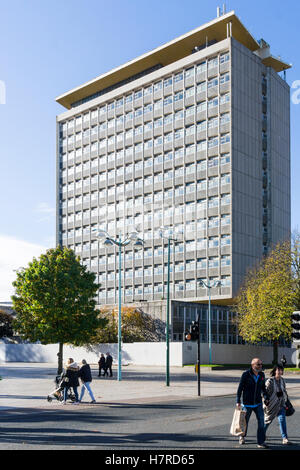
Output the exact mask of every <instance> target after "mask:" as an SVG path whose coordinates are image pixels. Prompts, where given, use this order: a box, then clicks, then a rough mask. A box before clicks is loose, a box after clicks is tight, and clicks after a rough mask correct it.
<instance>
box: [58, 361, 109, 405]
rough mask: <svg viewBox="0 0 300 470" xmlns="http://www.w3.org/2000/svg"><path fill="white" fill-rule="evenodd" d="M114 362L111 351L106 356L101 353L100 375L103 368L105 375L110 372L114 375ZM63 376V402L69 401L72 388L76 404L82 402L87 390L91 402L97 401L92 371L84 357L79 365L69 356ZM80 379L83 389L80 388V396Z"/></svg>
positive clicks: (99, 362)
mask: <svg viewBox="0 0 300 470" xmlns="http://www.w3.org/2000/svg"><path fill="white" fill-rule="evenodd" d="M112 363H113V358H112V356H111V355H110V353H107V354H106V358H105V357H104V354H101V356H100V359H99V361H98V364H99V377H100V376H101V371H102V370H103V376H105V375H107V376H108V372H109V376H110V377H112V376H113V373H112ZM62 377H63V380H62V382H63V401H62V404H63V405H65V404H66V403H67V398H68V392H69V391H70V389H72V390H73V393H74V401H73V404H74V405H79V403H81V401H82V399H83V397H84V394H85V391H87V392H88V394H89V396H90V398H91V402H90V403H96V400H95V397H94V394H93V391H92V389H91V382H92V380H93V379H92V372H91V368H90V366H89V364H88V363H87V361H86V360H85V359H82V361H81V365H80V366H78V364H77V362H75V361H74V359H73V358H71V357H70V358H69V359H68V360H67V363H66V365H65V370H64V372H63V374H62ZM79 379H80V380H81V390H80V397H79V396H78V387H79V386H80V384H79Z"/></svg>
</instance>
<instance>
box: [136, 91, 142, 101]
mask: <svg viewBox="0 0 300 470" xmlns="http://www.w3.org/2000/svg"><path fill="white" fill-rule="evenodd" d="M142 96H143V92H142V90H138V91H136V92H135V93H134V99H135V100H138V99H139V98H142Z"/></svg>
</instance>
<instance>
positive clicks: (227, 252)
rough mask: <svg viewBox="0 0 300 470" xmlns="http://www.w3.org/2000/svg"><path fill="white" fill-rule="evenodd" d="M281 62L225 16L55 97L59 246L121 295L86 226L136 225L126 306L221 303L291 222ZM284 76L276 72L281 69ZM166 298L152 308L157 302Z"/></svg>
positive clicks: (126, 271) (125, 229)
mask: <svg viewBox="0 0 300 470" xmlns="http://www.w3.org/2000/svg"><path fill="white" fill-rule="evenodd" d="M289 67H290V65H289V64H287V63H285V62H283V61H282V60H281V59H280V58H276V57H274V56H272V55H271V53H270V46H269V45H268V44H267V43H266V41H264V40H259V41H257V40H256V39H254V38H253V36H252V35H251V34H250V33H249V31H248V30H247V29H246V28H245V27H244V26H243V24H242V23H241V21H240V20H239V19H238V17H237V16H236V15H235V13H234V12H229V13H226V14H223V15H221V16H218V17H217V18H216V19H214V20H213V21H211V22H209V23H206V24H204V25H203V26H200V27H199V28H197V29H195V30H193V31H191V32H189V33H187V34H184V35H183V36H181V37H179V38H177V39H174V40H173V41H170V42H169V43H167V44H164V45H162V46H161V47H158V48H157V49H155V50H153V51H151V52H149V53H146V54H144V55H142V56H141V57H138V58H137V59H135V60H132V61H130V62H128V63H126V64H125V65H122V66H120V67H118V68H116V69H114V70H112V71H110V72H108V73H105V74H103V75H100V76H99V77H97V78H96V79H94V80H91V81H89V82H87V83H85V84H83V85H81V86H79V87H77V88H75V89H73V90H71V91H69V92H67V93H65V94H63V95H61V96H59V97H58V98H57V102H58V103H60V104H61V105H62V106H64V107H65V108H66V111H64V112H63V113H62V114H60V115H59V116H58V117H57V243H61V244H62V245H66V246H68V247H71V248H73V249H74V250H75V252H76V254H78V255H80V256H81V258H82V262H83V263H85V264H86V265H87V267H88V268H89V269H90V270H92V271H94V272H95V273H96V274H97V279H98V281H99V283H100V284H101V287H100V289H99V298H98V301H99V304H115V303H117V300H118V259H117V258H118V257H117V253H116V250H115V248H114V247H110V248H105V247H104V246H103V245H101V243H99V241H98V240H97V239H96V238H95V236H94V234H93V233H92V229H93V228H96V227H101V228H104V229H105V230H107V231H108V232H109V234H111V235H113V236H116V235H117V234H118V233H122V234H126V233H129V232H130V231H132V230H133V229H136V230H137V231H138V232H139V233H140V235H141V236H142V238H143V239H144V240H145V246H144V249H143V250H142V251H136V250H135V249H133V247H132V246H129V247H127V248H125V249H124V252H123V262H122V268H123V289H122V298H123V301H124V302H125V303H132V302H134V303H135V304H138V303H139V302H142V304H143V305H146V304H147V305H148V311H151V309H157V308H158V309H159V308H164V306H165V299H166V281H167V244H166V241H165V240H163V239H162V238H161V237H160V236H159V228H160V227H161V226H163V227H165V228H166V229H168V230H170V233H173V234H175V236H176V238H177V240H176V241H175V242H172V245H171V264H170V269H171V278H170V279H171V285H170V289H171V298H172V299H173V300H176V301H180V300H182V301H183V300H188V301H189V302H193V301H194V302H203V301H207V298H208V292H207V290H206V289H205V288H203V287H202V286H201V285H200V284H199V281H200V280H204V281H206V282H207V281H210V282H211V283H213V282H214V281H221V286H220V287H215V288H213V289H212V290H211V294H212V300H213V301H214V302H215V303H217V304H223V305H230V303H231V302H232V299H233V297H234V296H235V295H236V293H237V291H238V289H239V286H240V284H241V282H242V281H243V278H244V275H245V273H246V271H247V269H248V268H249V267H251V266H253V265H254V264H255V263H256V262H257V261H258V260H260V259H261V257H262V256H263V255H264V254H267V253H268V251H269V250H270V248H271V246H272V245H273V244H274V243H276V242H277V241H279V240H284V239H285V238H287V237H288V236H289V231H290V136H289V134H290V122H289V86H288V84H287V83H286V81H285V79H284V78H285V70H286V69H288V68H289ZM280 73H283V74H284V76H283V77H282V76H280ZM161 306H162V307H161Z"/></svg>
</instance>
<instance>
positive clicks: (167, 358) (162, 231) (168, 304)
mask: <svg viewBox="0 0 300 470" xmlns="http://www.w3.org/2000/svg"><path fill="white" fill-rule="evenodd" d="M160 237H161V238H163V239H165V240H168V275H167V315H166V386H167V387H169V385H170V334H169V329H170V258H171V241H176V238H172V236H171V235H170V234H167V235H165V234H164V229H163V228H161V229H160Z"/></svg>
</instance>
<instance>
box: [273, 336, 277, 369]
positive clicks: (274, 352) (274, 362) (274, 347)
mask: <svg viewBox="0 0 300 470" xmlns="http://www.w3.org/2000/svg"><path fill="white" fill-rule="evenodd" d="M276 364H278V340H277V339H274V341H273V365H274V366H275V365H276Z"/></svg>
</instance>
